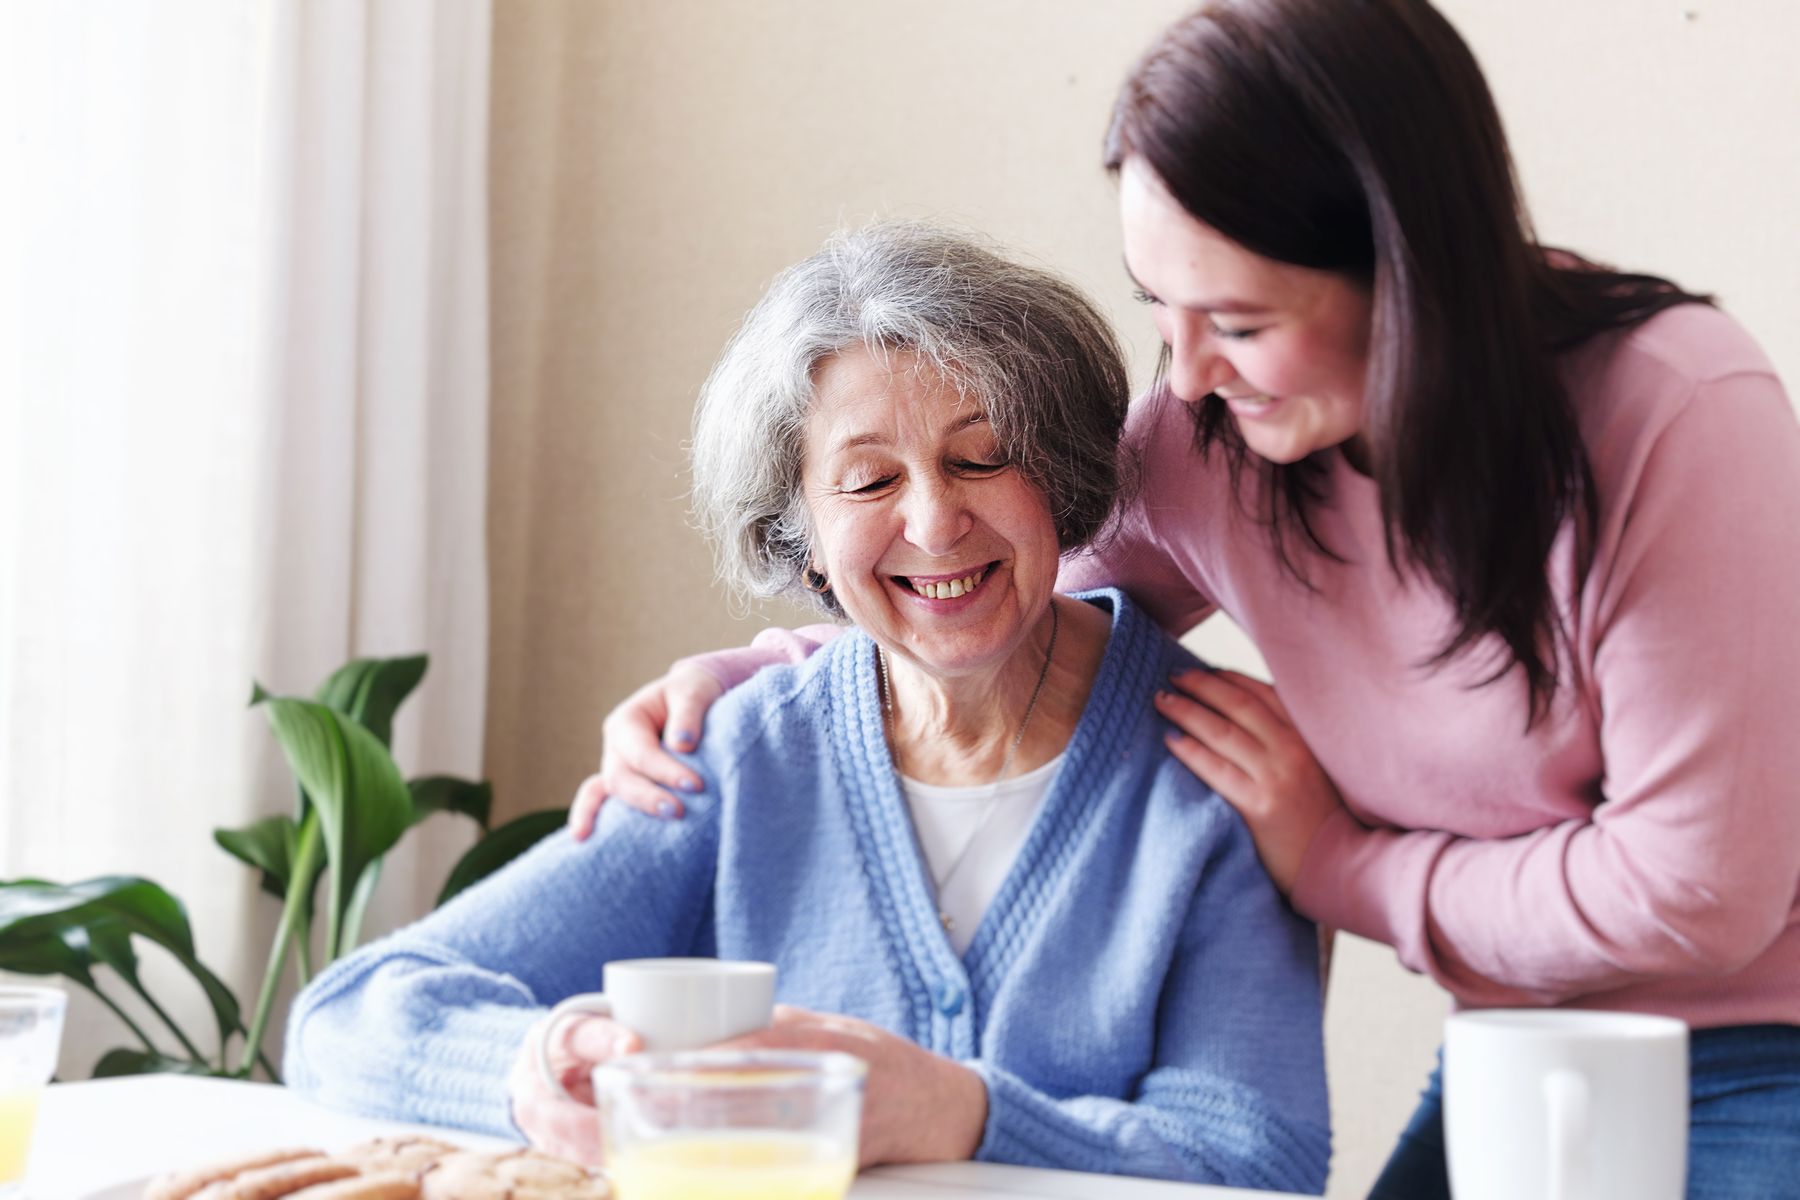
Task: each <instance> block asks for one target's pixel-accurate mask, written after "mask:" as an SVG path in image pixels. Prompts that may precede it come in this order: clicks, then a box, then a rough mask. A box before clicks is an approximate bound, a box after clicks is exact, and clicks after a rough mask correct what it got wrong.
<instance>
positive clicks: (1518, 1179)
mask: <svg viewBox="0 0 1800 1200" xmlns="http://www.w3.org/2000/svg"><path fill="white" fill-rule="evenodd" d="M1687 1143H1688V1030H1687V1026H1686V1025H1684V1024H1682V1023H1681V1022H1680V1021H1677V1020H1674V1019H1673V1018H1670V1017H1652V1016H1643V1015H1639V1014H1637V1013H1611V1012H1589V1011H1578V1010H1575V1009H1489V1010H1486V1011H1478V1012H1463V1013H1457V1014H1455V1015H1454V1016H1452V1017H1450V1018H1449V1020H1448V1021H1446V1022H1445V1026H1444V1147H1445V1150H1446V1152H1447V1154H1448V1156H1449V1165H1450V1194H1451V1195H1452V1196H1454V1197H1456V1200H1518V1198H1519V1197H1521V1196H1533V1197H1540V1196H1541V1197H1544V1198H1546V1200H1682V1197H1683V1195H1684V1194H1685V1192H1686V1188H1687Z"/></svg>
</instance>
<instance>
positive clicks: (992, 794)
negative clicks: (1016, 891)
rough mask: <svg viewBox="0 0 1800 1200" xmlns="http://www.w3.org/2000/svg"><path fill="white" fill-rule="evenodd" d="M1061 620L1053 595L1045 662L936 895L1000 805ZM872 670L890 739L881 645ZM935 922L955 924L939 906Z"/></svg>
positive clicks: (890, 698)
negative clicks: (878, 681) (878, 679)
mask: <svg viewBox="0 0 1800 1200" xmlns="http://www.w3.org/2000/svg"><path fill="white" fill-rule="evenodd" d="M1061 623H1062V622H1061V618H1060V617H1059V616H1058V614H1057V611H1056V601H1055V599H1054V598H1052V599H1051V601H1050V644H1049V645H1048V646H1046V647H1045V648H1044V665H1043V666H1041V667H1039V668H1038V677H1037V683H1036V684H1034V685H1033V686H1032V689H1031V699H1029V700H1027V701H1026V702H1025V715H1024V716H1022V717H1020V718H1019V728H1018V730H1017V731H1016V732H1014V734H1013V739H1012V744H1011V745H1009V746H1008V747H1007V748H1006V757H1005V758H1003V759H1001V760H1000V773H999V774H998V775H996V776H994V782H993V783H992V784H990V785H989V786H988V794H987V798H986V799H985V800H983V801H982V809H981V816H980V817H978V818H976V821H975V828H974V830H973V831H972V832H971V833H970V834H969V837H968V840H967V841H965V842H963V844H962V849H961V850H958V851H957V852H956V857H955V858H953V859H951V860H950V866H949V867H948V868H947V869H945V871H944V873H943V874H942V875H940V876H938V877H937V878H936V879H934V880H933V882H934V883H935V884H936V885H937V891H938V895H939V896H942V895H943V894H944V889H945V888H946V887H948V886H949V885H950V881H951V880H952V879H954V878H955V877H956V872H957V871H958V870H959V869H960V868H961V867H962V865H963V860H964V859H966V858H968V857H969V851H970V850H972V849H973V848H974V846H975V843H976V842H977V841H979V840H981V831H982V830H983V829H985V828H987V823H988V818H989V817H991V816H993V815H994V810H995V809H996V808H998V807H999V806H1000V785H1001V784H1002V783H1004V782H1005V781H1006V773H1007V772H1008V771H1010V770H1012V763H1013V756H1014V755H1015V754H1017V753H1018V752H1019V743H1020V742H1023V741H1024V740H1025V727H1026V726H1027V725H1029V724H1031V714H1032V713H1034V712H1036V711H1037V703H1038V697H1039V696H1041V695H1043V694H1044V681H1045V680H1046V679H1049V678H1050V664H1051V663H1052V662H1053V661H1055V659H1056V633H1057V629H1058V628H1059V627H1060V625H1061ZM875 672H876V674H878V675H880V676H881V719H882V723H883V725H885V726H886V728H887V731H888V739H889V741H890V742H891V741H892V740H893V736H894V689H893V685H892V684H891V683H890V682H889V680H888V665H887V651H886V650H883V649H882V648H881V647H880V646H877V647H876V648H875ZM938 922H939V924H941V925H943V927H944V932H945V933H949V932H950V931H952V930H954V929H955V928H956V923H955V922H954V921H952V920H951V919H950V914H949V913H948V912H945V911H944V910H943V909H942V908H939V909H938Z"/></svg>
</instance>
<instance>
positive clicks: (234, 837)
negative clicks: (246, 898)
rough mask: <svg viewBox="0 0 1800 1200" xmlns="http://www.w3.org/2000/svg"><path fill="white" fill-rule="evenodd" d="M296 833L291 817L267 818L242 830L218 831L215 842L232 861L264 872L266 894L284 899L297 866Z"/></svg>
mask: <svg viewBox="0 0 1800 1200" xmlns="http://www.w3.org/2000/svg"><path fill="white" fill-rule="evenodd" d="M294 834H295V827H294V819H293V818H292V817H265V818H263V819H262V820H260V821H258V822H256V823H255V824H254V825H246V826H244V827H243V828H242V829H215V830H213V841H215V842H217V843H218V844H219V846H220V848H221V849H223V850H224V851H225V852H226V853H227V854H229V855H231V856H232V857H233V858H236V859H238V860H240V861H241V862H244V863H247V864H249V865H250V866H252V867H255V868H256V869H257V870H259V871H261V872H262V890H263V891H265V892H267V893H269V894H270V895H271V896H275V897H277V898H285V897H286V896H287V888H288V876H289V874H290V873H291V872H292V870H293V864H294Z"/></svg>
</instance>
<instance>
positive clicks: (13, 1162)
mask: <svg viewBox="0 0 1800 1200" xmlns="http://www.w3.org/2000/svg"><path fill="white" fill-rule="evenodd" d="M66 1002H67V998H66V997H65V996H64V995H63V994H62V993H61V992H59V991H57V990H56V989H55V988H46V987H7V986H0V1200H12V1197H14V1196H16V1195H18V1194H20V1192H21V1187H20V1183H19V1181H20V1180H22V1179H24V1178H25V1152H26V1151H27V1150H29V1149H30V1148H31V1130H32V1127H33V1126H34V1125H36V1124H37V1105H38V1096H39V1095H40V1094H41V1093H42V1092H43V1090H44V1085H45V1084H46V1083H48V1082H50V1076H52V1075H54V1074H55V1073H56V1050H57V1047H58V1046H59V1045H60V1044H61V1042H62V1023H63V1007H64V1005H65V1003H66Z"/></svg>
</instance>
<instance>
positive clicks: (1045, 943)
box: [284, 592, 1330, 1192]
mask: <svg viewBox="0 0 1800 1200" xmlns="http://www.w3.org/2000/svg"><path fill="white" fill-rule="evenodd" d="M1086 599H1087V600H1088V601H1089V602H1090V603H1096V604H1099V605H1100V606H1102V607H1104V608H1108V609H1110V610H1111V613H1112V633H1111V637H1110V639H1109V641H1108V645H1107V650H1106V653H1105V656H1104V659H1103V661H1102V663H1101V666H1100V671H1099V674H1098V677H1097V678H1096V680H1095V683H1094V687H1093V690H1092V694H1091V696H1090V698H1089V700H1088V703H1087V708H1086V710H1085V711H1084V713H1083V714H1082V717H1081V720H1080V722H1079V724H1078V726H1077V728H1076V731H1075V734H1074V737H1073V738H1072V739H1071V741H1070V743H1069V747H1068V755H1067V759H1066V760H1065V762H1064V765H1063V767H1062V769H1061V771H1060V772H1059V774H1058V775H1057V777H1056V780H1055V782H1054V784H1053V785H1052V787H1051V789H1050V793H1049V795H1048V796H1047V797H1046V799H1045V801H1044V807H1043V809H1042V811H1041V812H1040V813H1039V815H1038V818H1037V821H1036V824H1035V825H1034V826H1033V828H1032V829H1031V832H1030V834H1029V835H1028V837H1027V838H1026V841H1025V844H1024V846H1023V847H1022V848H1021V849H1020V851H1019V855H1018V859H1017V861H1016V862H1015V863H1014V865H1013V868H1012V871H1011V874H1010V875H1009V876H1008V877H1007V879H1006V881H1005V883H1004V884H1003V885H1002V886H1001V888H1000V891H999V893H998V894H997V895H996V896H995V897H994V900H993V903H992V905H991V907H990V908H989V910H988V912H987V914H986V916H985V917H984V918H983V920H982V922H981V925H980V927H979V928H978V929H977V931H976V933H975V938H974V941H973V942H972V944H971V945H970V946H969V948H968V950H967V952H966V953H965V954H964V955H963V956H962V957H960V958H959V957H958V956H957V954H956V953H955V951H954V950H953V949H952V948H951V946H950V944H949V942H948V940H947V939H946V937H945V935H944V932H943V930H942V929H941V928H940V926H939V924H938V920H937V911H936V906H935V904H934V902H933V897H932V891H931V885H930V881H929V880H928V878H927V877H926V873H925V870H924V868H923V866H922V859H921V856H920V854H919V850H918V846H917V843H916V841H915V839H914V835H913V830H912V825H911V821H910V819H909V817H908V813H907V806H906V802H905V799H904V798H903V796H902V795H901V792H900V788H899V783H898V779H897V776H896V773H895V770H894V763H893V759H892V757H891V755H890V754H889V750H888V744H887V740H886V737H885V735H884V729H883V722H882V714H881V707H880V702H879V697H878V693H877V688H876V676H875V645H874V643H873V642H872V641H871V640H870V639H869V638H868V637H867V636H866V635H864V634H861V633H859V632H855V631H852V632H850V633H849V634H847V635H846V636H844V637H841V638H838V639H836V640H835V641H834V642H833V643H832V644H831V645H829V646H827V647H826V648H824V649H822V650H820V651H819V652H818V653H816V654H814V655H813V656H812V658H811V659H809V660H808V661H807V662H805V663H804V664H801V665H799V666H797V667H771V668H768V669H765V670H764V671H762V672H761V673H760V674H758V675H757V676H756V678H755V679H754V680H752V681H751V682H749V683H747V684H745V685H744V686H742V687H740V688H737V689H735V690H734V691H732V692H731V693H730V694H729V695H728V696H726V697H725V698H724V699H723V700H721V701H720V702H719V703H718V704H717V705H715V706H714V708H713V711H712V713H711V715H710V716H709V718H708V722H707V732H706V737H705V739H704V741H703V748H702V750H701V751H700V752H699V753H698V755H696V756H695V757H694V758H693V759H692V760H691V761H692V763H693V765H694V766H695V767H696V768H697V769H698V770H699V771H700V773H701V775H702V776H703V777H704V778H705V780H706V781H707V786H706V790H705V792H704V793H703V794H701V795H698V796H695V797H693V798H692V799H691V800H689V801H688V816H687V818H686V819H685V820H682V821H675V822H670V821H660V820H655V819H652V818H648V817H645V816H642V815H640V814H638V813H636V812H634V811H632V810H631V809H629V808H627V807H626V806H625V805H623V804H612V805H608V806H607V807H606V809H605V812H604V815H603V817H602V819H601V821H600V824H599V829H598V832H597V833H596V835H595V836H594V837H593V838H592V839H590V840H589V841H587V842H582V843H577V842H575V841H572V840H571V839H570V838H569V837H568V836H567V835H566V834H559V835H557V836H555V837H552V838H550V839H548V840H547V841H546V842H544V843H543V844H541V845H539V846H537V847H535V848H534V849H533V850H532V851H531V852H529V853H528V854H526V855H525V856H523V857H522V858H520V859H519V860H518V861H516V862H515V863H513V864H512V865H511V866H510V867H508V868H507V869H506V870H504V871H502V872H500V873H498V874H497V875H495V876H494V877H492V878H490V879H489V880H487V881H485V882H484V883H482V884H481V885H479V886H477V887H475V888H473V889H471V890H469V891H467V892H465V893H464V894H463V895H461V896H459V897H457V898H456V899H455V900H454V901H452V902H451V903H450V904H448V905H446V906H444V907H443V908H442V909H440V910H438V911H437V912H435V913H433V914H431V915H430V916H429V917H427V918H425V919H424V920H422V921H420V922H418V923H417V924H414V925H412V926H409V927H408V928H406V929H403V930H400V931H399V932H397V933H395V934H393V935H391V936H389V937H387V938H385V939H382V940H381V941H378V942H375V943H372V944H370V945H368V946H366V947H364V948H363V949H361V950H359V951H358V952H356V953H355V954H353V955H351V956H349V957H347V958H345V959H342V960H340V961H339V962H338V963H336V964H334V965H333V966H332V967H331V968H330V969H329V970H327V971H325V972H324V973H323V974H322V975H320V976H319V978H318V979H316V980H315V981H314V982H313V983H312V985H311V986H310V987H308V988H307V989H306V990H305V991H304V992H302V994H301V995H300V996H299V997H298V999H297V1000H296V1001H295V1003H294V1007H293V1010H292V1013H291V1015H290V1018H289V1025H288V1039H287V1050H286V1060H285V1067H284V1070H285V1073H286V1078H287V1082H288V1084H289V1085H290V1086H292V1087H293V1088H295V1089H297V1090H299V1091H301V1092H303V1093H305V1094H308V1095H310V1096H312V1097H314V1098H316V1099H318V1100H320V1101H322V1102H324V1103H326V1104H330V1105H333V1106H335V1107H340V1108H345V1109H350V1110H354V1111H356V1112H361V1113H367V1114H371V1115H375V1116H381V1117H389V1118H396V1119H402V1120H411V1121H423V1122H430V1123H434V1124H441V1125H450V1126H460V1127H466V1128H469V1129H475V1130H480V1131H483V1132H488V1133H498V1134H501V1135H507V1136H515V1137H516V1136H517V1130H516V1129H515V1127H514V1126H513V1124H512V1121H511V1117H510V1114H509V1107H508V1101H507V1091H506V1082H507V1074H508V1069H509V1067H510V1065H511V1063H512V1061H513V1058H514V1055H515V1054H516V1053H517V1052H518V1049H519V1047H520V1044H521V1042H522V1040H523V1039H524V1037H525V1033H526V1030H527V1028H528V1027H529V1026H530V1025H531V1024H532V1022H533V1021H535V1020H536V1019H537V1018H538V1017H540V1016H542V1014H543V1011H544V1008H545V1006H547V1005H550V1004H553V1003H555V1002H556V1001H558V1000H560V999H562V998H563V997H565V996H568V995H571V994H573V993H575V992H581V991H593V990H597V989H598V988H599V986H600V967H601V964H602V963H604V962H607V961H608V960H611V959H619V958H639V957H652V956H663V955H719V956H722V957H727V958H743V959H762V960H767V961H770V962H773V963H776V964H777V965H778V966H779V968H780V974H779V985H778V989H777V994H778V999H780V1000H781V1001H782V1002H785V1003H788V1004H795V1005H800V1006H803V1007H806V1008H810V1009H816V1010H820V1011H824V1012H835V1013H844V1014H849V1015H852V1016H856V1017H860V1018H863V1019H865V1020H868V1021H872V1022H874V1023H875V1024H877V1025H880V1026H882V1027H884V1028H886V1029H888V1030H891V1031H893V1032H895V1033H898V1034H900V1035H903V1036H905V1037H907V1038H910V1039H912V1040H913V1041H915V1042H917V1043H918V1044H919V1045H921V1046H924V1047H927V1048H929V1049H931V1050H933V1051H936V1052H937V1053H939V1054H943V1055H947V1056H949V1057H951V1058H954V1059H957V1060H960V1061H961V1062H963V1063H964V1064H966V1065H967V1066H969V1067H971V1068H972V1069H974V1070H975V1071H976V1072H978V1073H979V1074H980V1076H981V1078H982V1079H983V1080H984V1081H985V1082H986V1084H987V1091H988V1118H987V1127H986V1131H985V1134H984V1136H983V1138H982V1141H981V1145H980V1148H979V1150H978V1151H977V1153H976V1157H977V1158H980V1159H984V1160H989V1161H994V1162H1007V1163H1020V1164H1026V1165H1032V1166H1046V1167H1059V1168H1064V1169H1069V1170H1079V1171H1096V1172H1109V1173H1122V1174H1132V1175H1148V1176H1158V1177H1163V1178H1172V1179H1185V1180H1192V1181H1196V1182H1207V1183H1220V1184H1227V1185H1235V1186H1239V1187H1262V1188H1272V1189H1277V1190H1285V1191H1296V1192H1319V1191H1322V1190H1323V1188H1324V1183H1325V1172H1326V1165H1327V1159H1328V1156H1329V1151H1330V1133H1329V1118H1328V1115H1327V1107H1326V1093H1325V1075H1324V1055H1323V1048H1322V1043H1321V1013H1320V987H1319V979H1318V972H1317V956H1316V950H1315V941H1314V936H1313V928H1312V926H1311V925H1309V924H1307V923H1306V922H1304V921H1302V920H1300V919H1299V918H1298V917H1296V916H1295V915H1294V914H1293V913H1292V911H1291V910H1289V909H1288V908H1287V906H1286V905H1285V904H1284V903H1283V901H1282V899H1281V897H1280V896H1279V895H1278V893H1277V892H1276V890H1275V888H1274V887H1273V886H1272V885H1271V883H1270V882H1269V879H1268V877H1267V876H1266V875H1265V874H1264V873H1263V870H1262V868H1261V866H1260V865H1259V864H1258V862H1257V859H1256V853H1255V849H1254V847H1253V845H1252V843H1251V841H1250V837H1249V835H1248V833H1247V831H1246V830H1245V828H1244V826H1243V824H1242V823H1241V822H1240V820H1239V819H1238V817H1237V816H1236V814H1235V813H1234V812H1233V811H1232V810H1231V808H1230V807H1229V806H1228V805H1226V804H1225V803H1224V802H1223V801H1222V800H1220V799H1219V798H1218V797H1217V796H1216V795H1214V794H1213V793H1212V792H1210V791H1208V790H1207V789H1206V787H1205V786H1204V785H1203V784H1201V783H1199V782H1198V781H1196V780H1195V778H1194V777H1193V775H1192V774H1190V773H1189V772H1188V771H1187V770H1186V769H1185V768H1184V767H1182V766H1181V765H1180V764H1179V763H1177V762H1176V761H1175V760H1174V759H1173V758H1172V757H1171V756H1170V755H1169V753H1168V750H1167V748H1166V747H1165V746H1164V745H1163V743H1162V736H1163V733H1164V732H1165V731H1166V729H1167V726H1166V725H1164V724H1163V723H1162V722H1161V720H1160V719H1159V718H1158V716H1157V715H1156V713H1155V712H1154V710H1153V709H1152V707H1151V703H1150V699H1151V696H1152V694H1153V693H1154V691H1155V689H1156V688H1157V687H1158V686H1159V685H1160V684H1162V683H1163V681H1164V680H1166V679H1167V677H1168V676H1169V674H1170V672H1171V671H1174V670H1177V669H1180V668H1182V667H1184V666H1187V665H1190V664H1191V663H1192V662H1193V659H1192V658H1191V657H1190V656H1189V655H1188V654H1187V653H1186V652H1185V651H1183V650H1182V649H1181V648H1180V647H1179V646H1178V645H1177V644H1176V643H1175V642H1173V641H1172V640H1170V639H1169V638H1168V637H1167V635H1165V634H1164V633H1162V632H1161V631H1160V630H1159V629H1157V628H1156V626H1155V625H1154V624H1152V623H1151V622H1150V621H1149V620H1148V619H1147V618H1145V617H1144V615H1143V614H1141V613H1140V612H1139V611H1138V610H1137V609H1136V608H1134V607H1133V606H1132V605H1131V603H1130V602H1129V601H1128V600H1126V599H1125V597H1124V596H1123V594H1121V593H1118V592H1096V593H1092V594H1090V595H1089V596H1087V597H1086Z"/></svg>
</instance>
